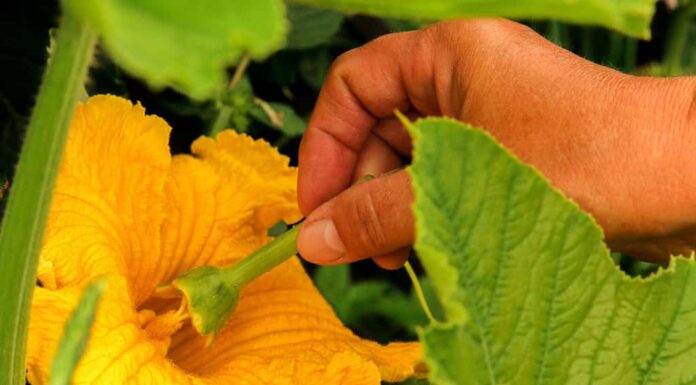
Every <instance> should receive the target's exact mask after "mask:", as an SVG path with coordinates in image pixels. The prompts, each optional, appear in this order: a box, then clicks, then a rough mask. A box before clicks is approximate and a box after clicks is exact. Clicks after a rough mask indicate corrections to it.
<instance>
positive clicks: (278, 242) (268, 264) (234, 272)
mask: <svg viewBox="0 0 696 385" xmlns="http://www.w3.org/2000/svg"><path fill="white" fill-rule="evenodd" d="M300 227H302V224H298V225H295V226H293V227H292V228H291V229H290V230H288V231H286V232H284V233H283V234H281V235H280V236H278V237H277V238H276V239H274V240H273V241H272V242H270V243H268V244H267V245H266V246H264V247H262V248H260V249H259V250H257V251H256V252H254V253H253V254H251V255H250V256H248V257H246V258H244V259H242V260H241V261H239V262H238V263H237V264H235V265H233V266H230V267H228V268H227V269H225V275H226V280H227V281H228V282H234V285H235V286H236V287H239V288H242V287H244V286H246V284H248V283H249V282H251V281H253V280H254V279H256V278H257V277H258V276H260V275H261V274H263V273H265V272H267V271H270V270H271V269H273V268H274V267H276V266H278V265H280V264H281V263H283V262H285V261H286V260H288V258H290V257H292V256H293V255H295V254H297V234H298V233H299V231H300Z"/></svg>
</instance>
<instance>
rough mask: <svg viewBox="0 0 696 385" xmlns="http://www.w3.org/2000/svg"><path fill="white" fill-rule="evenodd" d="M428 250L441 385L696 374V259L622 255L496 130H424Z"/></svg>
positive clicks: (419, 150)
mask: <svg viewBox="0 0 696 385" xmlns="http://www.w3.org/2000/svg"><path fill="white" fill-rule="evenodd" d="M410 130H411V132H412V134H413V136H414V140H415V151H414V164H413V166H412V168H411V171H410V172H411V176H412V178H413V183H414V186H415V187H414V189H415V194H416V203H415V206H414V210H415V215H416V223H417V232H416V234H417V239H416V250H417V252H418V254H419V256H420V258H421V260H422V262H423V265H424V267H425V269H426V272H427V273H428V275H429V276H430V277H431V279H432V281H433V284H434V286H435V290H436V292H437V294H438V297H439V298H440V300H441V302H442V304H443V305H444V307H445V315H446V319H445V320H444V322H443V323H438V324H435V325H432V326H431V327H429V328H428V329H427V330H425V331H424V332H423V333H422V335H421V337H422V339H423V342H424V345H425V352H426V357H427V361H428V363H429V365H430V368H431V370H432V373H431V381H433V382H434V383H436V384H449V385H454V384H456V385H462V384H517V385H524V384H610V385H618V384H632V385H633V384H655V385H657V384H660V385H671V384H693V383H696V365H695V364H694V363H695V362H696V266H694V260H693V259H684V258H674V259H673V260H672V264H671V266H670V267H669V268H668V269H663V270H661V271H659V272H658V273H657V274H655V275H653V276H651V277H649V278H629V277H628V276H626V275H625V274H624V273H622V272H621V271H620V270H618V269H617V267H616V266H615V265H614V264H613V262H612V260H611V257H610V255H609V251H608V250H607V248H606V246H605V245H604V243H603V242H602V232H601V230H600V228H599V227H598V226H597V225H596V224H595V223H594V222H593V220H592V219H591V218H590V216H588V215H587V214H585V213H583V212H582V211H581V210H580V209H579V208H578V207H577V206H576V205H575V204H574V203H572V202H571V201H569V200H568V199H566V198H565V197H564V196H563V195H562V194H561V193H560V192H558V191H556V190H555V189H553V188H552V187H550V185H549V183H548V182H547V181H546V180H545V179H544V178H543V177H542V176H541V175H540V174H538V173H537V172H536V171H535V170H534V169H532V168H531V167H528V166H525V165H523V164H522V163H521V162H520V161H518V160H517V159H516V158H515V157H514V156H512V155H510V153H508V152H507V151H506V150H505V149H503V148H502V147H501V146H499V145H498V144H496V142H495V141H494V140H493V139H492V138H491V137H490V136H489V135H487V134H485V133H484V132H482V131H479V130H477V129H473V128H470V127H467V126H464V125H462V124H461V123H457V122H454V121H450V120H445V119H426V120H421V121H419V122H417V123H415V124H413V125H411V127H410Z"/></svg>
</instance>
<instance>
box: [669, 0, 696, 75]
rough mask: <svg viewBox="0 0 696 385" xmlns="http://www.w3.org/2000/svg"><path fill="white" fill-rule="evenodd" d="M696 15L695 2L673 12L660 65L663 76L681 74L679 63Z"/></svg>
mask: <svg viewBox="0 0 696 385" xmlns="http://www.w3.org/2000/svg"><path fill="white" fill-rule="evenodd" d="M695 13H696V1H692V2H691V3H689V4H687V5H686V6H683V7H680V8H678V9H677V10H676V11H674V16H673V17H672V22H671V23H670V25H669V31H668V32H667V47H666V48H665V56H664V58H663V60H662V64H663V67H664V70H665V75H668V76H676V75H680V74H681V61H682V55H683V52H684V47H686V42H687V38H688V36H689V25H690V24H691V19H692V18H693V17H694V14H695Z"/></svg>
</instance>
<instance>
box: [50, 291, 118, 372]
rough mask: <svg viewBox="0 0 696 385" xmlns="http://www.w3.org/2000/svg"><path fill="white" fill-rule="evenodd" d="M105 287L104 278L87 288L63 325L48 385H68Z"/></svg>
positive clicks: (82, 350) (85, 346) (84, 346)
mask: <svg viewBox="0 0 696 385" xmlns="http://www.w3.org/2000/svg"><path fill="white" fill-rule="evenodd" d="M105 286H106V279H105V278H101V279H98V280H97V281H96V282H93V283H91V284H90V285H89V286H87V288H86V289H85V292H84V294H82V298H81V299H80V303H78V305H77V307H76V308H75V310H74V311H73V314H72V316H71V317H70V319H69V320H68V323H67V324H65V331H64V332H63V337H62V338H61V340H60V344H59V345H58V351H57V352H56V357H55V358H54V359H53V365H52V366H51V380H50V382H49V385H70V383H71V380H72V376H73V372H74V371H75V368H76V367H77V364H78V363H79V362H80V358H82V354H84V352H85V349H86V348H87V341H88V340H89V334H90V331H91V327H92V322H93V321H94V315H95V314H96V312H97V305H98V304H99V299H100V298H101V295H102V293H103V292H104V287H105Z"/></svg>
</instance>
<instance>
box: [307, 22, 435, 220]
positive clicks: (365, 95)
mask: <svg viewBox="0 0 696 385" xmlns="http://www.w3.org/2000/svg"><path fill="white" fill-rule="evenodd" d="M422 34H423V31H414V32H403V33H398V34H392V35H387V36H384V37H382V38H379V39H377V40H375V41H373V42H371V43H369V44H367V45H365V46H363V47H360V48H357V49H354V50H352V51H349V52H347V53H345V54H343V55H342V56H340V57H339V58H338V59H337V60H336V62H335V63H334V64H333V65H332V67H331V69H330V71H329V74H328V75H327V79H326V82H325V83H324V86H323V88H322V90H321V92H320V94H319V98H318V100H317V104H316V106H315V108H314V112H313V113H312V117H311V119H310V121H309V125H308V128H307V131H306V133H305V136H304V137H303V139H302V143H301V145H300V154H299V166H300V167H299V181H298V194H299V204H300V209H301V210H302V212H303V213H304V214H305V215H307V214H309V213H310V212H311V211H312V210H314V209H315V208H316V207H318V206H319V205H321V204H322V203H323V202H325V201H327V200H329V199H330V198H332V197H334V196H336V195H337V194H338V193H340V192H341V191H343V190H345V189H346V188H348V187H349V186H350V183H351V178H352V175H353V170H354V168H355V166H356V163H357V161H358V155H359V154H360V152H361V150H362V148H363V146H364V145H365V142H366V140H367V138H368V136H369V134H370V132H371V131H372V129H373V127H374V126H375V124H376V123H377V122H378V121H379V120H380V119H383V118H387V117H391V116H393V112H394V110H395V109H399V110H401V111H404V112H406V111H409V110H411V109H417V110H419V111H420V112H423V113H430V114H432V113H436V112H437V105H436V104H437V103H436V102H433V101H435V100H436V98H435V91H434V87H433V85H432V82H429V81H427V80H426V79H430V78H431V76H430V75H431V74H430V65H429V63H428V61H429V59H430V58H429V55H423V53H422V52H418V53H416V52H415V51H416V50H419V48H421V47H423V45H422V44H420V41H422V37H423V36H422ZM405 53H406V54H405Z"/></svg>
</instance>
